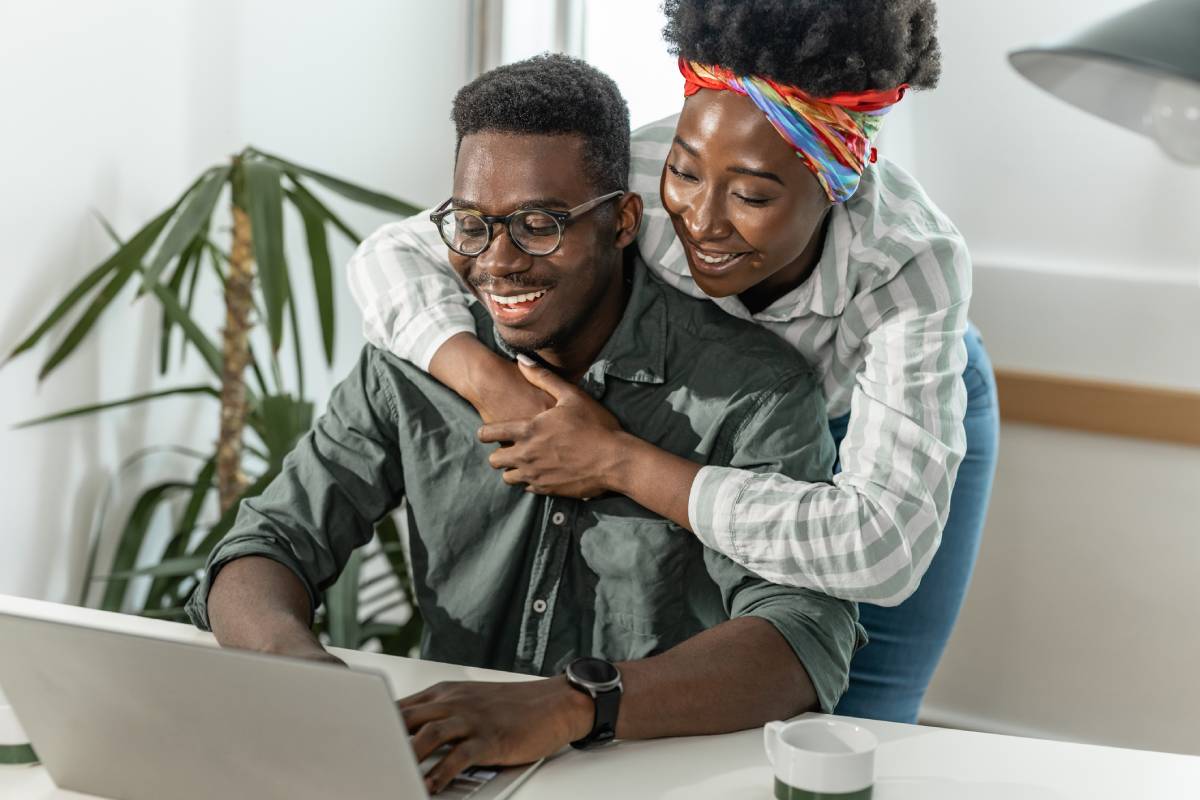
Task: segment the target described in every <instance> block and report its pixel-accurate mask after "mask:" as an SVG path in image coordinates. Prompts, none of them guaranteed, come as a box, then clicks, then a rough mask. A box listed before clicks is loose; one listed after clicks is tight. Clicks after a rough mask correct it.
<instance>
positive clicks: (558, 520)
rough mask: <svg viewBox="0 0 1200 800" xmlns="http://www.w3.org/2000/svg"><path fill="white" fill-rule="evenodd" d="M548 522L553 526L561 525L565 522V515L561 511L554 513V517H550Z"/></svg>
mask: <svg viewBox="0 0 1200 800" xmlns="http://www.w3.org/2000/svg"><path fill="white" fill-rule="evenodd" d="M550 521H551V522H553V523H554V524H555V525H562V524H563V523H564V522H566V521H567V515H566V514H564V513H563V512H561V511H555V512H554V515H553V516H551V517H550Z"/></svg>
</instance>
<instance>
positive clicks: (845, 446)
mask: <svg viewBox="0 0 1200 800" xmlns="http://www.w3.org/2000/svg"><path fill="white" fill-rule="evenodd" d="M966 327H967V303H966V301H965V300H962V301H960V302H956V303H953V304H951V305H950V306H949V307H947V308H944V309H941V310H937V311H934V312H931V313H924V312H922V311H920V310H918V309H909V310H908V311H904V312H901V313H898V314H896V315H895V316H893V317H892V318H891V319H889V320H888V321H887V322H886V323H884V324H882V325H880V326H879V327H877V328H876V329H875V330H873V331H872V332H871V333H870V334H868V336H867V338H866V340H865V341H864V343H863V346H864V347H866V348H867V350H866V362H865V364H864V365H863V367H862V369H861V370H860V371H859V373H858V376H857V382H856V385H855V387H854V390H853V394H852V397H851V403H850V422H849V427H848V430H847V433H846V437H845V439H844V440H843V442H842V445H841V450H840V458H841V472H840V473H839V474H837V475H835V476H834V478H833V483H832V485H830V484H822V483H806V482H803V481H794V480H790V479H788V478H787V477H785V476H783V475H779V474H770V473H767V474H759V473H754V472H747V471H745V470H739V469H729V468H724V467H705V468H704V469H702V470H701V471H700V472H699V473H698V474H697V476H696V480H695V481H694V482H693V484H692V488H691V494H690V498H689V515H690V518H691V522H692V530H693V532H694V533H695V534H696V535H697V537H698V538H699V539H700V540H701V541H703V542H704V543H705V544H706V545H708V546H710V547H713V548H714V549H717V550H720V551H721V552H723V553H727V554H732V555H731V558H733V559H734V560H735V561H737V562H738V563H740V564H741V565H742V566H744V567H746V568H747V569H750V570H753V571H754V572H756V573H757V574H759V575H761V576H762V577H764V578H766V579H768V580H770V581H774V582H777V583H784V584H788V585H792V586H803V587H808V588H812V589H816V590H819V591H821V592H824V593H826V594H829V595H832V596H834V597H840V598H843V599H846V600H857V601H861V602H869V603H875V604H877V605H884V606H892V605H898V604H899V603H901V602H903V601H904V600H905V599H907V598H908V597H909V595H911V594H912V593H913V592H914V591H915V590H916V588H917V586H918V585H919V583H920V581H921V578H922V576H923V575H924V574H925V570H926V569H927V568H928V566H929V563H930V561H931V560H932V559H933V555H934V553H935V552H936V551H937V548H938V545H939V544H940V542H941V534H942V527H943V526H944V525H945V523H946V517H947V515H948V514H949V510H950V495H951V490H952V489H953V486H954V479H955V476H956V474H957V472H958V466H959V464H960V463H961V462H962V458H963V454H964V453H965V451H966V435H965V432H964V429H963V417H964V415H965V412H966V390H965V389H964V387H963V383H962V372H963V369H964V367H965V366H966V346H965V344H964V343H963V335H964V333H965V332H966Z"/></svg>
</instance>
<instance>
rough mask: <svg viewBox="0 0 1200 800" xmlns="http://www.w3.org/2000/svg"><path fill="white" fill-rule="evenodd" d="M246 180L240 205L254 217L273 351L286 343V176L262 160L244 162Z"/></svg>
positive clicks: (252, 223) (256, 253)
mask: <svg viewBox="0 0 1200 800" xmlns="http://www.w3.org/2000/svg"><path fill="white" fill-rule="evenodd" d="M242 175H243V179H244V185H243V192H244V194H243V196H242V198H241V200H240V202H241V203H242V204H243V208H245V210H246V213H247V214H249V215H250V231H251V237H252V238H253V240H254V260H255V262H256V264H257V266H258V279H259V283H260V284H261V286H262V293H263V305H264V306H265V308H266V317H267V319H266V322H267V331H268V333H269V334H270V337H271V347H272V349H274V350H276V351H278V350H279V345H280V343H281V342H282V341H283V315H284V312H285V308H284V306H285V305H287V302H288V284H287V260H286V259H285V258H284V253H283V187H282V186H280V179H281V178H282V177H283V172H282V170H280V168H279V166H278V165H277V164H274V163H272V162H270V161H265V160H262V159H249V160H245V161H243V162H242Z"/></svg>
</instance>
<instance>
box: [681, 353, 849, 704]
mask: <svg viewBox="0 0 1200 800" xmlns="http://www.w3.org/2000/svg"><path fill="white" fill-rule="evenodd" d="M747 405H748V409H749V410H748V413H747V414H746V415H745V417H744V420H743V422H742V423H741V424H740V425H738V426H737V428H736V432H735V433H734V434H733V435H732V436H731V437H730V440H729V441H730V443H729V448H730V451H729V452H728V453H727V454H726V456H725V457H724V458H723V459H722V460H723V461H724V462H725V463H729V464H730V465H731V466H733V467H736V468H739V469H742V470H747V471H750V472H751V473H753V474H758V473H760V472H767V473H772V474H782V475H786V476H788V477H789V478H791V479H795V480H804V481H814V482H820V481H828V480H829V478H830V476H831V474H832V470H833V460H834V449H833V439H832V436H831V434H830V433H829V425H828V422H827V420H826V414H825V405H824V400H823V397H822V395H821V392H820V388H819V387H818V385H817V382H816V378H815V377H814V376H813V375H812V373H811V372H801V373H798V374H796V375H793V376H790V377H788V378H786V379H785V380H783V381H781V382H780V383H779V384H778V385H776V386H775V387H774V388H773V389H772V390H771V391H769V392H764V393H762V394H761V395H758V396H756V397H752V398H749V402H748V403H747ZM728 546H729V547H730V548H732V549H733V552H736V546H737V545H736V542H733V541H731V542H729V543H728ZM704 559H705V566H706V567H707V568H708V572H709V575H711V576H712V578H713V580H714V581H716V583H717V585H718V586H720V587H721V592H722V598H723V600H724V603H725V610H726V613H728V614H729V617H730V619H734V618H737V617H746V616H753V617H761V618H762V619H765V620H767V621H768V622H770V623H771V624H772V625H773V626H774V627H775V629H776V630H777V631H779V633H780V635H781V636H783V638H784V639H785V640H786V641H787V643H788V645H790V646H791V648H792V651H793V652H794V653H795V654H796V658H797V659H798V660H799V661H800V663H801V664H802V665H803V666H804V669H805V671H806V672H807V673H808V677H809V680H811V681H812V684H813V688H814V689H815V690H816V694H817V699H818V701H819V703H820V706H821V710H822V711H825V712H832V711H833V708H834V706H835V705H837V701H838V699H839V698H840V697H841V696H842V693H843V692H844V691H845V690H846V687H847V685H848V684H849V680H850V658H851V657H852V656H853V655H854V652H855V651H856V650H857V649H858V648H859V647H861V646H862V645H863V644H865V642H866V634H865V632H864V631H863V628H862V626H861V625H859V623H858V606H857V605H856V604H854V603H852V602H849V601H846V600H839V599H837V598H834V597H830V596H828V595H826V594H822V593H821V592H818V591H813V590H810V589H805V588H800V587H795V586H783V585H779V584H775V583H771V582H770V581H768V580H766V579H765V578H762V577H760V576H758V575H756V574H754V573H753V572H750V571H749V570H747V569H746V568H745V567H743V566H740V565H739V564H737V563H735V562H734V561H733V560H732V559H730V558H729V557H727V556H725V555H723V554H722V553H721V552H718V551H717V550H714V549H711V548H707V549H706V550H705V553H704Z"/></svg>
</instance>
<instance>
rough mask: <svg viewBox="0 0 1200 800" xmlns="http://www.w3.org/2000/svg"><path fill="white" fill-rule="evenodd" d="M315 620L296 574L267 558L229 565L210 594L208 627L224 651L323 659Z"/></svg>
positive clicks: (250, 559) (235, 561)
mask: <svg viewBox="0 0 1200 800" xmlns="http://www.w3.org/2000/svg"><path fill="white" fill-rule="evenodd" d="M310 618H311V610H310V608H309V600H308V592H307V591H306V590H305V588H304V585H303V584H301V582H300V580H299V579H298V578H297V577H296V575H295V574H294V573H293V572H292V571H291V570H290V569H288V568H287V567H285V566H283V565H282V564H280V563H278V562H277V561H272V560H271V559H269V558H264V557H261V556H246V557H244V558H238V559H235V560H233V561H230V562H229V563H227V564H225V566H223V567H222V568H221V571H220V572H218V573H217V578H216V580H215V581H214V582H213V586H212V589H211V590H210V591H209V593H208V622H209V625H210V626H211V627H212V632H213V635H214V636H216V637H217V641H218V642H220V643H221V646H222V647H236V648H240V649H243V650H258V651H261V652H267V653H278V654H282V655H292V656H298V657H306V658H313V657H316V658H320V657H321V656H322V654H324V653H325V651H324V649H323V648H322V647H321V644H320V642H318V641H317V637H316V636H315V635H314V634H313V632H312V629H311V628H310V627H309V619H310ZM330 658H332V656H330Z"/></svg>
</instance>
